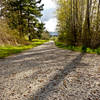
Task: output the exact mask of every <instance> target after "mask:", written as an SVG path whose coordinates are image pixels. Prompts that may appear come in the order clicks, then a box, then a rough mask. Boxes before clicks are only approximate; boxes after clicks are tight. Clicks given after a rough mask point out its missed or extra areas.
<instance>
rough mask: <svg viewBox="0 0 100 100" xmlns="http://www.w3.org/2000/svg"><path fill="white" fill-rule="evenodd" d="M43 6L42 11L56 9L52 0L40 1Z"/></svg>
mask: <svg viewBox="0 0 100 100" xmlns="http://www.w3.org/2000/svg"><path fill="white" fill-rule="evenodd" d="M42 4H44V9H50V8H56V3H55V1H53V0H42Z"/></svg>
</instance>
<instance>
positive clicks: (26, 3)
mask: <svg viewBox="0 0 100 100" xmlns="http://www.w3.org/2000/svg"><path fill="white" fill-rule="evenodd" d="M43 6H44V5H43V4H41V0H2V2H1V16H2V17H3V19H6V21H7V23H8V25H9V27H10V28H11V29H16V30H18V33H19V34H18V35H19V36H20V37H21V38H22V37H24V36H28V38H29V40H30V41H31V40H32V39H33V38H38V39H41V38H42V33H43V32H45V33H46V32H47V31H45V27H44V24H43V23H42V22H41V20H40V18H41V17H42V13H41V11H42V10H43Z"/></svg>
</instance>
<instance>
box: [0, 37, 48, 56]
mask: <svg viewBox="0 0 100 100" xmlns="http://www.w3.org/2000/svg"><path fill="white" fill-rule="evenodd" d="M47 41H48V40H39V39H33V41H32V42H30V44H29V45H20V46H12V45H5V46H0V58H5V57H7V56H9V55H12V54H17V53H21V52H22V51H24V50H28V49H31V48H34V47H36V46H39V45H41V44H43V43H45V42H47Z"/></svg>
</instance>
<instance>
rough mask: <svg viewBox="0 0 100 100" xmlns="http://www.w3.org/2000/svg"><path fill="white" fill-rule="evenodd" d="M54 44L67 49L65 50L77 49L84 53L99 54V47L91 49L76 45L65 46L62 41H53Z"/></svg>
mask: <svg viewBox="0 0 100 100" xmlns="http://www.w3.org/2000/svg"><path fill="white" fill-rule="evenodd" d="M55 45H56V46H57V47H59V48H63V49H67V50H72V51H78V52H85V53H92V54H100V47H99V48H97V49H91V48H85V50H84V47H82V46H79V47H76V46H66V45H65V44H64V43H62V42H57V41H56V42H55Z"/></svg>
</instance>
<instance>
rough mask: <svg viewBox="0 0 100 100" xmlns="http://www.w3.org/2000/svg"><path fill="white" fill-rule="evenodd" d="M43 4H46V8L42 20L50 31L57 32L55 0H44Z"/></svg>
mask: <svg viewBox="0 0 100 100" xmlns="http://www.w3.org/2000/svg"><path fill="white" fill-rule="evenodd" d="M42 4H44V10H43V12H42V13H43V17H42V18H41V20H42V21H43V22H44V23H45V27H46V29H47V30H48V31H49V32H56V25H57V18H56V14H55V11H56V7H57V6H56V3H55V2H54V0H42Z"/></svg>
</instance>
